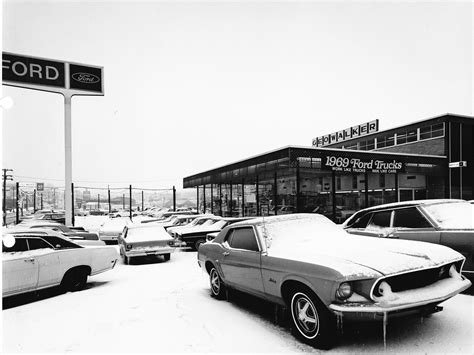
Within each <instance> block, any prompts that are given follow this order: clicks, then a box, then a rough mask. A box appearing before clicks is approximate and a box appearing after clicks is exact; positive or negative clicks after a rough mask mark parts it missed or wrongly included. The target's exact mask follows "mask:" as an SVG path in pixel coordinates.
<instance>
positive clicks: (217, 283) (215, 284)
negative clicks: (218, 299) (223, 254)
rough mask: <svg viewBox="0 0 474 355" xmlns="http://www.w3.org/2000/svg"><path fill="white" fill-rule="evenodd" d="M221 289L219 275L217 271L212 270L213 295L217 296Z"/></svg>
mask: <svg viewBox="0 0 474 355" xmlns="http://www.w3.org/2000/svg"><path fill="white" fill-rule="evenodd" d="M220 288H221V283H220V280H219V274H218V273H217V271H216V269H212V271H211V289H212V293H214V294H215V295H217V294H218V293H219V290H220Z"/></svg>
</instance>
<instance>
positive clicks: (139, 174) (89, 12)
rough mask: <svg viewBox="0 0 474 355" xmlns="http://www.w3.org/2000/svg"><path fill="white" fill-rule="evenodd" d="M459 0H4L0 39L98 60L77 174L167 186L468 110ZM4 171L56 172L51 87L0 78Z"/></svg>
mask: <svg viewBox="0 0 474 355" xmlns="http://www.w3.org/2000/svg"><path fill="white" fill-rule="evenodd" d="M472 7H473V5H472V3H471V2H470V1H465V2H453V1H446V2H440V1H437V2H432V3H420V2H417V1H413V2H407V1H405V2H382V3H381V2H380V1H379V2H353V1H338V2H334V1H333V2H320V1H313V2H310V1H305V2H269V1H255V2H253V1H234V2H230V1H224V2H217V1H207V2H198V1H183V2H176V1H168V2H165V1H146V2H137V1H102V2H99V1H61V2H59V1H41V0H39V1H38V0H35V1H19V0H4V1H3V25H2V30H3V31H2V36H3V51H8V52H13V53H18V54H23V55H31V56H39V57H45V58H51V59H59V60H65V61H73V62H79V63H85V64H92V65H100V66H104V68H105V96H103V97H85V96H84V97H74V98H73V101H72V132H73V133H72V136H73V137H72V138H73V141H72V144H73V152H72V156H73V181H74V182H76V183H80V184H81V185H90V186H98V185H100V186H107V184H111V185H117V186H122V185H123V186H126V185H128V184H129V183H132V184H133V185H135V186H141V187H155V188H165V187H166V188H167V187H169V186H171V185H176V186H177V187H178V188H181V187H182V179H183V177H185V176H189V175H192V174H195V173H199V172H202V171H205V170H208V169H212V168H215V167H219V166H222V165H225V164H227V163H231V162H234V161H237V160H241V159H244V158H247V157H250V156H254V155H258V154H260V153H264V152H267V151H270V150H273V149H276V148H280V147H284V146H287V145H298V146H304V145H308V146H310V145H311V140H312V138H314V137H316V136H319V135H323V134H326V133H331V132H333V131H338V130H341V129H344V128H346V127H350V126H353V125H356V124H359V123H363V122H367V121H371V120H374V119H376V118H378V119H380V128H381V129H388V128H391V127H395V126H399V125H403V124H408V123H411V122H413V121H417V120H421V119H426V118H430V117H433V116H438V115H441V114H444V113H446V112H451V113H458V114H463V115H472V105H473V90H472V73H473V69H472V63H473V55H472V49H473V48H472V43H473V27H472V25H473V23H472V19H473V10H472ZM3 96H11V97H12V98H13V100H14V106H13V107H12V108H11V109H10V110H8V111H4V113H3V119H2V126H3V132H2V138H3V139H2V148H3V153H2V157H3V162H2V168H11V169H14V176H16V180H17V181H18V180H19V181H35V182H56V183H57V184H58V185H61V184H64V113H63V98H62V96H61V95H59V94H51V93H43V92H37V91H33V90H25V89H19V88H13V87H7V86H3Z"/></svg>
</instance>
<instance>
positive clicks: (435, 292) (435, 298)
mask: <svg viewBox="0 0 474 355" xmlns="http://www.w3.org/2000/svg"><path fill="white" fill-rule="evenodd" d="M470 286H471V282H470V281H469V280H467V279H465V278H463V279H455V278H449V279H443V280H440V281H438V282H436V283H434V284H432V285H429V286H426V287H423V288H419V289H414V290H407V291H401V292H395V293H393V294H392V296H393V297H392V298H390V299H387V300H380V301H379V302H374V303H358V302H351V303H343V304H335V303H333V304H330V305H329V309H330V310H332V311H333V312H334V313H335V314H337V315H343V316H346V315H348V316H351V315H355V314H359V315H360V316H362V318H364V315H373V314H380V315H382V314H387V313H395V312H403V311H410V310H412V309H417V308H420V309H421V308H423V307H424V306H427V305H436V304H439V303H441V302H443V301H446V300H447V299H449V298H451V297H453V296H455V295H457V294H458V293H460V292H462V291H464V290H466V289H468V288H469V287H470Z"/></svg>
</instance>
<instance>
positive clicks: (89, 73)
mask: <svg viewBox="0 0 474 355" xmlns="http://www.w3.org/2000/svg"><path fill="white" fill-rule="evenodd" d="M2 75H3V79H2V81H3V84H4V85H9V86H18V87H23V88H28V89H36V90H41V91H51V92H57V93H62V94H64V95H70V96H73V95H104V85H103V68H102V67H98V66H91V65H85V64H76V63H72V62H65V61H57V60H52V59H45V58H38V57H30V56H24V55H19V54H13V53H7V52H3V55H2Z"/></svg>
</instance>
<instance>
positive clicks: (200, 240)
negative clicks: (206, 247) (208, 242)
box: [194, 239, 205, 250]
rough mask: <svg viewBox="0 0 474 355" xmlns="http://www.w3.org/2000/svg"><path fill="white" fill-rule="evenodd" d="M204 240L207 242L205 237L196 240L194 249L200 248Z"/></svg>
mask: <svg viewBox="0 0 474 355" xmlns="http://www.w3.org/2000/svg"><path fill="white" fill-rule="evenodd" d="M204 242H205V240H203V239H199V240H196V241H195V242H194V249H196V250H199V247H200V246H201V244H203V243H204Z"/></svg>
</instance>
